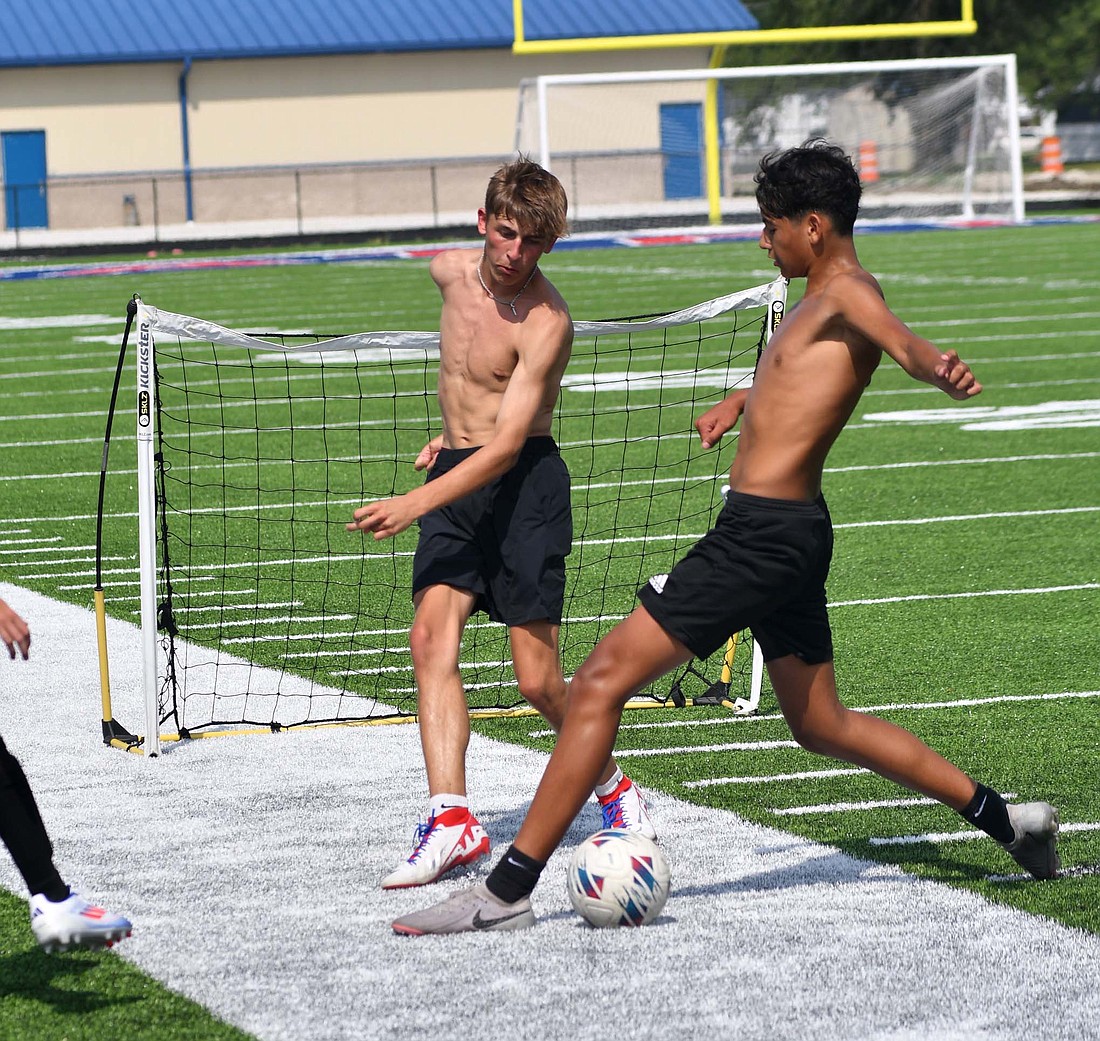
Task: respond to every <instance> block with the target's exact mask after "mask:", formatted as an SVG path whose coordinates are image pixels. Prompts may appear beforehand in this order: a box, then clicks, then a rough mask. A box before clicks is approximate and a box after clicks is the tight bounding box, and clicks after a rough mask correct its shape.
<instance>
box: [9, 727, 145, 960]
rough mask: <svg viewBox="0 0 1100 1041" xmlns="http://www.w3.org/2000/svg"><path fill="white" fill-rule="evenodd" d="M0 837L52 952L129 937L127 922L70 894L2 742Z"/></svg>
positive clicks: (34, 923) (37, 930)
mask: <svg viewBox="0 0 1100 1041" xmlns="http://www.w3.org/2000/svg"><path fill="white" fill-rule="evenodd" d="M0 838H2V839H3V841H4V845H5V846H7V847H8V849H9V851H10V852H11V855H12V859H13V860H14V861H15V866H16V868H18V870H19V873H20V874H21V875H22V876H23V881H24V882H26V884H27V888H28V889H29V890H30V894H31V899H30V907H31V930H32V931H33V932H34V936H35V939H36V940H37V941H38V942H39V944H40V945H41V946H42V947H43V948H44V949H45V950H47V951H67V950H69V948H71V947H104V946H106V947H110V946H111V945H112V944H114V943H115V942H117V941H118V940H122V939H124V938H125V937H127V936H129V935H130V933H131V931H132V926H131V925H130V922H129V921H127V919H125V918H123V917H121V916H120V915H116V914H112V913H111V912H110V911H108V910H106V909H105V908H102V907H98V906H96V905H94V904H90V903H88V901H87V900H85V899H84V898H83V897H81V896H79V895H78V894H77V893H73V892H70V890H69V887H68V886H67V885H66V884H65V883H64V881H63V880H62V878H61V876H60V874H58V871H57V868H56V867H55V866H54V862H53V846H52V845H51V843H50V837H49V835H48V834H47V832H46V826H45V825H44V824H43V823H42V816H41V814H40V813H39V812H38V804H37V802H36V801H35V798H34V795H33V794H32V792H31V787H30V785H29V784H28V783H27V778H26V775H25V774H24V773H23V768H22V767H21V766H20V765H19V761H18V760H17V759H16V758H15V756H13V755H12V754H11V753H10V752H9V751H8V749H7V747H6V746H5V745H4V741H3V738H0Z"/></svg>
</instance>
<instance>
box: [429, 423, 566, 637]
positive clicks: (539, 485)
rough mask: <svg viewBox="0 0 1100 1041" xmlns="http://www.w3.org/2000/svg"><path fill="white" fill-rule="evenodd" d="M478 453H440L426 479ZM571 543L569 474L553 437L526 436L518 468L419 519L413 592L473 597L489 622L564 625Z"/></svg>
mask: <svg viewBox="0 0 1100 1041" xmlns="http://www.w3.org/2000/svg"><path fill="white" fill-rule="evenodd" d="M476 451H477V448H443V449H441V450H440V452H439V454H438V455H437V456H436V459H435V465H433V466H432V468H431V470H430V471H429V473H428V480H429V481H433V480H435V479H436V478H438V477H441V476H442V475H443V474H445V473H446V472H447V471H448V470H451V469H453V468H454V467H455V466H457V465H458V464H459V463H460V462H462V460H463V459H465V458H466V457H467V456H469V455H470V454H472V453H473V452H476ZM572 545H573V513H572V509H571V507H570V500H569V471H568V470H567V469H566V467H565V463H563V462H562V458H561V456H560V455H559V454H558V446H557V445H556V444H555V443H554V439H553V438H552V437H532V438H528V439H527V442H526V443H525V444H524V446H523V448H522V450H521V451H520V455H519V459H517V460H516V465H515V466H514V467H512V469H511V470H509V471H508V472H507V473H506V474H502V475H501V476H500V477H498V478H497V479H496V480H495V481H491V482H490V483H489V484H487V485H486V486H485V487H484V488H479V489H478V490H477V491H476V492H472V493H471V494H470V495H467V496H465V497H464V498H462V499H459V500H458V501H457V502H453V503H451V504H450V505H449V506H444V507H442V508H441V509H438V510H433V511H432V512H431V513H426V514H425V515H424V516H423V517H421V518H420V541H419V542H418V543H417V546H416V556H415V557H414V558H413V584H412V591H413V596H415V595H416V594H417V593H418V592H420V590H421V589H424V588H426V587H427V586H434V585H448V586H455V587H456V588H458V589H467V590H469V591H470V592H471V593H474V594H476V596H477V605H476V607H475V608H474V609H475V610H478V611H485V612H486V613H487V614H488V615H489V617H490V618H491V619H492V620H493V621H494V622H503V623H504V624H505V625H509V626H511V625H524V624H526V623H527V622H538V621H542V620H544V619H545V620H548V621H550V622H552V623H553V624H554V625H560V624H561V613H562V606H563V604H564V600H565V558H566V557H567V556H568V555H569V551H570V549H572Z"/></svg>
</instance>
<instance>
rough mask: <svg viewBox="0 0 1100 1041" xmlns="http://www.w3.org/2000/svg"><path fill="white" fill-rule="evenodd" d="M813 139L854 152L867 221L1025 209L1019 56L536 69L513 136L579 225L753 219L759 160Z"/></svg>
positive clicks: (988, 215)
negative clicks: (557, 187)
mask: <svg viewBox="0 0 1100 1041" xmlns="http://www.w3.org/2000/svg"><path fill="white" fill-rule="evenodd" d="M816 137H823V138H826V139H828V140H830V141H832V142H834V143H836V144H838V145H840V146H841V147H843V148H844V149H845V150H846V151H847V152H848V153H849V154H850V155H851V156H852V158H853V161H855V162H856V163H857V165H858V167H859V169H860V175H861V178H862V180H863V184H864V199H863V206H862V211H861V212H862V216H863V217H864V218H872V219H875V218H878V219H890V218H893V219H900V220H914V219H948V220H952V219H954V220H964V221H965V220H975V219H998V220H1009V221H1019V220H1022V219H1023V216H1024V206H1023V177H1022V168H1021V162H1020V145H1019V116H1018V97H1017V86H1016V60H1015V55H1012V54H1001V55H992V56H986V57H967V58H930V59H913V60H909V61H874V62H840V63H833V64H819V65H776V66H765V67H753V68H724V69H699V70H694V69H692V70H673V71H667V72H645V73H641V72H639V73H606V74H587V75H579V74H578V75H547V76H539V77H537V78H535V79H531V80H525V81H524V82H523V83H522V84H521V86H520V97H519V110H518V115H517V121H516V139H515V145H516V148H517V150H519V151H521V152H525V153H527V154H530V155H531V156H532V157H535V158H537V159H538V160H539V161H540V162H541V163H542V164H543V165H544V166H546V167H548V168H549V169H552V170H553V171H554V172H555V173H556V174H557V175H558V177H559V178H560V179H561V180H562V182H563V184H564V185H565V187H566V189H567V191H568V192H569V198H570V210H571V217H572V220H573V223H574V227H575V229H577V230H580V231H584V230H603V229H623V228H629V227H650V226H667V225H670V224H691V223H696V222H698V221H699V220H700V219H703V220H709V221H711V222H712V223H717V222H720V221H722V222H731V221H732V222H739V221H742V222H743V221H745V220H748V221H754V220H755V219H756V206H755V199H754V191H755V185H754V182H753V174H754V172H755V170H756V168H757V164H758V162H759V160H760V157H761V156H762V155H764V154H765V153H767V152H770V151H774V150H776V149H782V148H789V147H791V146H793V145H798V144H801V143H803V142H804V141H806V140H808V139H810V138H816Z"/></svg>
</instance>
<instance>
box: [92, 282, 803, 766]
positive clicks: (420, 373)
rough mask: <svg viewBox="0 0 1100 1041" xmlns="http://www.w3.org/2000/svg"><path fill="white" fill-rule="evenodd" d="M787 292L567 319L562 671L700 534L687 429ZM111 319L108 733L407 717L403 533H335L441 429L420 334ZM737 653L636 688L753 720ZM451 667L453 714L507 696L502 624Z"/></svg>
mask: <svg viewBox="0 0 1100 1041" xmlns="http://www.w3.org/2000/svg"><path fill="white" fill-rule="evenodd" d="M785 299H786V283H785V282H784V281H783V280H782V279H777V280H776V281H774V282H771V283H767V284H764V285H760V286H755V287H752V288H750V289H747V290H744V291H741V292H737V293H733V294H730V295H728V296H724V297H721V298H718V299H714V300H708V301H705V302H703V303H701V304H698V305H696V306H694V307H690V308H687V309H684V310H680V311H677V312H675V313H670V314H661V315H646V316H638V317H634V318H623V319H615V320H610V321H597V322H577V323H576V325H575V329H576V340H575V343H574V348H573V356H572V360H571V363H570V365H569V368H568V370H567V372H566V374H565V377H564V379H563V382H562V394H561V399H560V401H559V404H558V409H557V412H556V418H555V430H554V433H555V437H556V439H557V441H558V444H559V446H560V448H561V452H562V457H563V459H564V460H565V462H566V463H567V465H568V467H569V470H570V473H571V477H572V486H573V529H574V539H573V550H572V553H571V554H570V556H569V557H568V558H567V561H566V571H567V584H566V602H565V610H564V618H563V624H562V635H561V645H562V655H563V665H564V669H565V672H566V675H570V674H571V673H572V672H573V671H574V670H575V669H576V668H577V666H578V665H579V664H580V663H581V662H582V661H583V660H584V658H585V657H586V656H587V654H588V652H589V651H590V650H591V649H592V647H593V646H594V645H595V644H596V642H597V641H598V640H599V638H600V637H601V635H603V634H604V633H606V632H607V631H608V629H610V628H611V627H612V626H613V625H614V624H615V623H616V622H617V621H618V620H619V619H621V618H622V617H624V616H625V615H626V614H627V613H629V612H630V611H631V610H632V609H633V607H634V602H635V601H634V597H635V593H636V591H637V589H638V587H639V586H640V585H642V584H643V583H644V582H645V581H647V580H648V579H649V578H650V577H651V576H653V575H655V574H661V573H664V572H667V571H668V570H669V568H670V567H671V566H672V564H673V563H674V562H675V560H676V559H677V558H678V557H680V556H681V555H682V554H683V552H684V551H685V550H686V549H687V548H689V547H690V546H691V545H692V544H693V543H694V542H695V541H697V540H698V539H699V537H700V536H701V535H702V534H703V533H704V532H706V531H707V530H708V529H709V528H710V526H711V520H712V518H713V516H714V514H715V511H716V510H717V509H718V507H719V506H720V504H721V489H722V485H723V483H724V481H725V479H726V471H725V470H724V469H723V465H724V466H726V467H728V464H729V453H728V452H704V451H703V450H702V449H701V447H700V445H699V442H698V437H697V436H696V435H695V432H694V430H693V427H692V422H693V420H694V418H695V417H696V416H697V415H698V413H699V412H701V411H702V410H703V409H705V408H706V407H709V405H710V404H712V403H714V402H715V401H717V400H719V399H720V398H721V397H722V396H723V395H724V394H725V393H726V392H727V391H729V390H731V389H733V388H734V387H736V386H738V385H743V384H746V383H747V382H748V381H750V380H751V376H752V372H753V369H754V367H755V364H756V360H757V358H758V355H759V351H760V350H761V349H762V347H763V345H764V343H765V342H766V341H767V338H768V337H769V335H770V334H771V332H772V330H773V329H774V328H775V325H776V324H777V322H778V321H779V320H780V319H781V317H782V313H783V307H784V303H785ZM130 310H131V315H130V321H129V322H128V324H127V333H126V336H125V338H124V341H123V347H122V352H121V354H120V358H119V366H118V373H119V374H120V375H121V373H122V372H123V371H124V364H123V359H124V356H125V354H126V350H127V345H128V343H129V341H130V339H131V338H134V339H136V352H135V353H136V359H137V441H138V484H137V498H138V503H137V506H138V517H139V522H138V527H139V544H140V568H139V569H135V572H134V573H133V574H132V575H130V574H117V573H116V574H115V575H114V576H113V577H112V581H113V582H114V583H115V584H116V585H119V586H123V587H126V586H128V587H129V589H127V590H126V592H132V589H133V586H134V585H135V584H136V585H137V586H138V587H139V589H140V598H139V599H140V622H141V655H142V660H143V663H144V680H143V691H142V700H143V704H144V709H143V714H144V737H143V738H139V737H137V736H136V734H135V733H132V732H131V731H130V730H129V729H127V728H126V726H125V724H127V723H128V722H129V721H128V720H123V721H122V722H121V723H119V722H116V721H115V719H114V715H113V709H112V706H111V698H110V691H109V686H110V684H109V677H108V671H109V668H108V655H107V651H106V647H105V625H104V624H103V617H104V611H105V606H104V605H105V600H106V598H107V597H108V596H109V595H110V594H111V593H112V590H111V589H107V590H104V589H103V581H102V579H103V574H102V571H101V568H100V564H99V561H100V559H101V558H102V556H103V553H104V549H105V547H104V545H103V536H102V531H103V525H102V515H101V522H100V538H99V539H98V540H97V542H98V545H97V566H96V571H97V579H96V597H97V610H98V613H99V615H100V639H101V669H102V670H103V685H104V716H103V719H104V739H105V740H106V741H108V742H109V743H111V744H116V745H121V746H123V747H130V748H133V749H139V748H140V749H141V750H142V751H144V752H145V753H146V754H151V755H155V754H157V752H158V750H159V745H160V741H161V740H162V739H171V738H173V737H176V736H186V735H192V736H197V735H198V734H200V733H203V732H212V731H217V730H224V729H227V728H230V729H232V728H237V729H239V728H242V727H245V728H247V727H265V728H271V729H281V728H284V727H291V726H299V725H319V724H322V723H334V722H354V721H358V722H373V721H379V720H388V719H396V718H402V717H404V718H409V717H411V716H412V715H413V714H415V712H416V688H415V683H414V680H413V674H412V664H411V659H410V656H409V647H408V633H409V627H410V624H411V622H412V615H413V608H412V603H411V597H410V586H411V568H412V553H413V549H414V547H415V544H416V533H415V528H414V529H412V530H411V531H409V532H405V533H403V534H402V535H400V536H398V537H397V538H396V539H393V540H389V541H386V542H382V543H376V542H374V541H372V540H371V539H370V538H369V537H368V538H364V537H363V536H362V535H361V534H359V533H355V534H352V533H349V532H348V531H347V530H346V529H345V524H346V522H347V521H348V520H349V519H350V518H351V514H352V512H353V511H354V509H355V508H356V507H357V506H359V505H361V504H362V503H364V502H369V501H371V500H375V499H380V498H385V497H388V496H391V495H394V494H397V493H399V492H402V491H406V490H408V489H409V488H411V487H413V486H414V485H415V484H417V483H419V481H420V480H422V476H421V475H419V474H417V473H415V472H414V470H413V467H412V461H413V459H414V458H415V457H416V455H417V453H418V451H419V450H420V448H421V447H422V446H423V445H424V443H425V442H426V441H427V440H428V439H429V438H431V437H432V436H434V435H435V434H438V433H439V431H440V422H439V413H438V404H437V400H436V394H435V377H436V371H437V368H438V333H430V332H423V333H416V332H393V333H358V334H352V335H347V336H338V337H332V336H329V337H325V336H322V335H320V334H316V335H314V334H309V333H295V334H290V333H283V334H271V333H266V332H265V333H246V332H241V331H236V330H233V329H228V328H225V327H223V326H221V325H217V324H214V323H213V322H209V321H206V320H204V319H201V318H196V317H191V316H187V315H180V314H175V313H172V312H168V311H162V310H159V309H157V308H155V307H152V306H149V305H147V304H145V303H143V302H142V301H140V300H138V299H137V298H135V300H134V301H133V302H132V305H131V308H130ZM117 391H118V383H117V381H116V395H117ZM111 411H112V413H113V411H114V401H112V409H111ZM107 440H108V443H109V440H110V420H108V438H107ZM106 460H107V451H106V448H105V450H104V479H106V477H107V472H106ZM101 502H102V484H101ZM101 510H102V507H101ZM731 635H733V634H731ZM742 646H743V647H744V648H745V649H744V650H741V651H738V652H737V654H738V660H739V661H740V666H739V667H737V668H733V669H732V670H731V668H730V664H731V663H730V661H729V659H730V657H731V648H727V650H726V652H725V654H724V655H723V654H718V655H716V656H715V660H714V661H713V662H708V663H703V664H699V663H696V664H695V665H693V666H692V667H691V668H690V669H689V670H687V671H685V672H684V673H683V674H682V675H680V676H679V677H673V679H672V680H670V681H664V683H663V685H662V684H657V685H655V686H654V687H653V688H651V689H650V690H648V691H646V692H641V693H642V694H643V695H644V696H645V697H647V698H648V699H649V703H650V704H661V703H666V702H667V703H674V704H684V703H685V702H687V701H689V700H690V701H693V702H698V703H703V702H704V701H706V700H710V701H711V702H714V701H724V702H727V703H731V704H734V705H736V704H737V702H738V701H740V702H741V703H742V704H741V705H740V706H738V707H740V708H745V707H747V706H751V705H752V704H754V703H755V700H756V699H758V698H759V693H760V683H761V671H762V670H761V661H760V656H759V653H758V652H757V651H756V649H755V648H753V647H752V644H751V640H748V639H746V640H744V641H743V642H742ZM127 653H132V649H127ZM460 667H461V670H462V676H463V681H464V683H465V686H466V690H467V695H468V700H469V703H470V706H471V709H472V710H474V711H478V710H482V711H494V710H495V711H501V710H503V711H508V710H511V709H513V708H517V707H519V706H521V705H522V704H523V702H522V699H521V698H520V696H519V694H518V691H517V689H516V685H515V679H514V676H513V674H512V671H511V662H510V657H509V650H508V641H507V632H506V630H505V628H504V627H503V626H500V625H495V624H491V623H489V622H487V621H485V620H484V616H475V618H474V619H472V620H471V623H470V625H469V626H468V627H467V631H466V635H465V638H464V641H463V648H462V658H461V666H460ZM716 691H717V692H716ZM133 729H134V731H136V730H138V729H139V728H138V727H136V726H135V727H134V728H133Z"/></svg>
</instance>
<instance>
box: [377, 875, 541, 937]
mask: <svg viewBox="0 0 1100 1041" xmlns="http://www.w3.org/2000/svg"><path fill="white" fill-rule="evenodd" d="M534 924H535V913H534V912H533V911H532V910H531V901H530V899H529V898H528V897H524V898H523V899H522V900H517V901H516V902H515V903H514V904H506V903H505V902H504V901H503V900H500V899H499V898H497V897H495V896H493V894H492V893H490V892H489V890H488V888H487V887H486V885H485V883H484V882H482V883H481V885H478V886H474V887H473V888H472V889H463V890H462V891H461V892H458V893H453V894H451V896H449V897H447V899H446V900H444V901H443V902H442V903H438V904H433V905H432V906H431V907H426V908H425V909H424V910H423V911H416V912H414V913H413V914H407V915H405V917H404V918H398V919H396V920H395V921H394V923H393V931H394V932H395V933H401V934H402V935H404V936H427V935H428V934H429V933H480V932H489V931H493V932H503V931H504V930H505V929H529V928H530V927H531V926H532V925H534Z"/></svg>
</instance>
